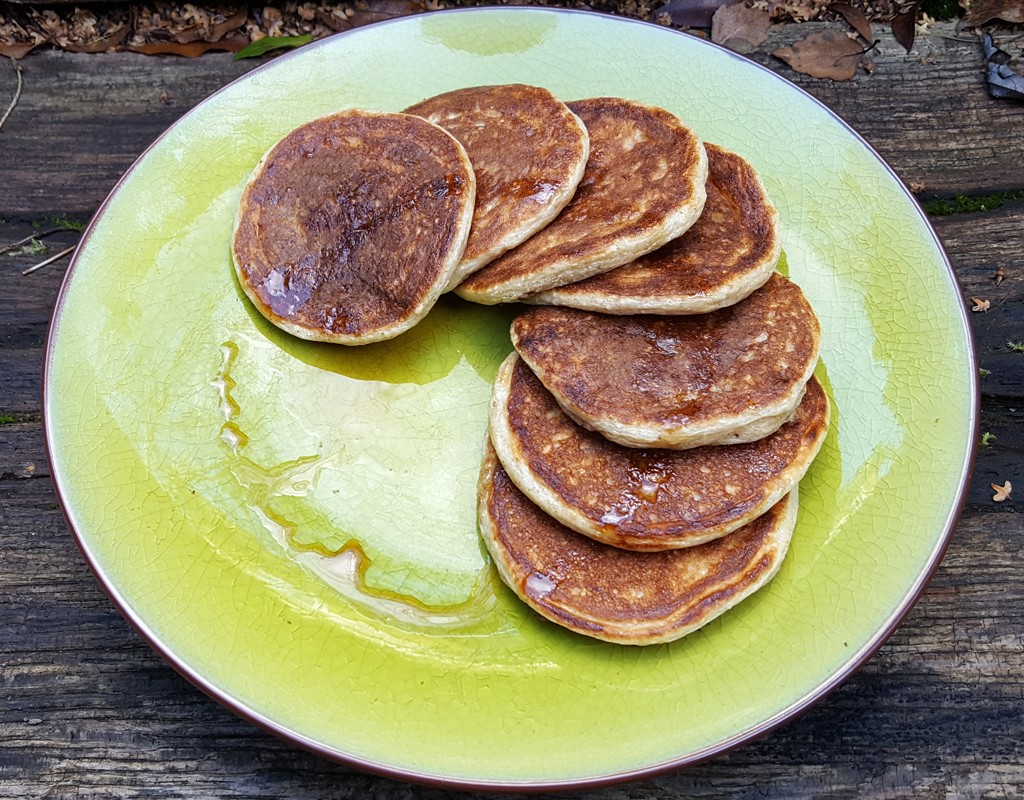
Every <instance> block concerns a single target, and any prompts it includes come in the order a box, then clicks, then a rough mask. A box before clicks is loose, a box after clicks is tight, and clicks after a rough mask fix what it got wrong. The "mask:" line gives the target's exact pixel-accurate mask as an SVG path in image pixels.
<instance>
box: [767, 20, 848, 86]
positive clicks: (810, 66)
mask: <svg viewBox="0 0 1024 800" xmlns="http://www.w3.org/2000/svg"><path fill="white" fill-rule="evenodd" d="M772 55H773V56H775V57H776V58H779V59H782V60H783V61H785V62H786V63H787V64H789V66H791V67H792V68H793V69H795V70H796V71H797V72H802V73H803V74H804V75H810V76H811V77H812V78H831V79H832V80H834V81H848V80H850V78H852V77H853V76H854V75H856V74H857V67H858V66H859V65H860V60H861V56H863V55H864V49H863V48H862V47H861V46H860V45H859V44H858V43H857V42H856V41H854V40H853V39H851V38H850V37H849V36H847V35H846V34H845V33H840V32H839V31H832V30H828V31H822V32H821V33H812V34H811V35H810V36H808V37H807V38H806V39H801V40H800V41H798V42H793V44H791V45H788V46H787V47H780V48H778V49H777V50H772Z"/></svg>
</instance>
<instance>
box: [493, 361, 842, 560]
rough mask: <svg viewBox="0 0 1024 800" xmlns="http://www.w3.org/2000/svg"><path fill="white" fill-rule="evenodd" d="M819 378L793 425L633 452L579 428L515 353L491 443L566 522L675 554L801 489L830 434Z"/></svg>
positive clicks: (536, 497)
mask: <svg viewBox="0 0 1024 800" xmlns="http://www.w3.org/2000/svg"><path fill="white" fill-rule="evenodd" d="M828 420H829V404H828V399H827V398H826V396H825V392H824V390H823V389H822V388H821V384H820V383H818V381H817V379H814V378H812V379H811V380H810V381H809V382H808V386H807V392H806V393H805V394H804V399H803V401H802V402H801V403H800V407H799V408H798V409H797V413H796V415H795V417H794V418H793V420H792V421H791V422H788V423H786V424H785V425H783V426H782V427H781V428H779V429H778V430H777V431H776V432H775V433H773V434H772V435H771V436H767V437H765V438H763V439H760V440H758V441H756V442H750V443H748V444H738V445H731V446H729V447H700V448H694V449H691V450H663V449H655V448H651V449H642V448H634V447H623V446H622V445H619V444H615V443H614V442H611V441H609V440H608V439H606V438H604V437H603V436H601V435H600V434H597V433H594V432H593V431H588V430H586V429H585V428H582V427H580V426H579V425H577V424H576V423H574V422H573V421H572V420H571V419H569V417H568V416H566V415H565V414H564V413H563V412H562V410H561V409H560V408H559V407H558V404H557V403H556V402H555V400H554V398H553V397H552V396H551V393H550V392H548V391H547V390H546V389H545V388H544V386H543V385H542V384H541V382H540V381H539V380H538V379H537V376H536V375H534V374H533V372H531V371H530V369H529V367H527V366H526V364H525V363H524V362H523V361H522V359H520V358H519V357H518V356H516V355H515V354H512V355H511V356H509V358H508V359H506V360H505V362H504V363H503V364H502V366H501V368H500V369H499V371H498V376H497V378H496V379H495V382H494V389H493V392H492V395H491V405H490V427H489V430H490V437H491V442H492V443H493V444H494V449H495V451H496V452H497V453H498V458H500V459H501V463H502V465H503V466H504V468H505V470H506V471H507V472H508V474H509V476H510V477H511V478H512V480H513V481H515V484H516V486H518V487H519V489H520V491H522V492H523V493H524V494H525V495H526V496H527V497H529V498H530V499H531V500H532V501H533V502H534V503H536V504H537V505H538V506H540V507H541V508H542V509H543V510H544V511H545V512H547V513H548V514H550V515H551V516H552V517H554V518H555V519H557V520H558V521H559V522H561V523H562V524H563V525H566V526H567V527H569V528H571V529H573V530H574V531H577V532H578V533H582V534H584V535H585V536H589V537H590V538H592V539H596V540H598V541H600V542H604V543H606V544H610V545H614V546H616V547H623V548H626V549H630V550H666V549H671V548H678V547H691V546H693V545H696V544H701V543H703V542H707V541H710V540H712V539H717V538H718V537H720V536H725V535H726V534H728V533H732V532H733V531H735V530H736V529H737V528H739V527H741V526H743V525H746V524H747V523H748V522H750V521H751V520H752V519H754V518H755V517H757V516H759V515H761V514H763V513H764V512H765V511H767V510H768V509H769V508H771V506H773V505H774V504H775V503H777V502H778V501H779V500H780V499H781V498H782V496H783V495H785V494H786V493H787V492H789V491H791V490H792V489H793V487H794V486H796V485H797V483H798V482H799V481H800V479H801V478H802V477H803V476H804V473H805V472H806V471H807V469H808V467H809V466H810V464H811V462H812V461H813V460H814V457H815V456H816V455H817V453H818V450H819V449H820V447H821V444H822V442H823V441H824V439H825V433H826V432H827V430H828Z"/></svg>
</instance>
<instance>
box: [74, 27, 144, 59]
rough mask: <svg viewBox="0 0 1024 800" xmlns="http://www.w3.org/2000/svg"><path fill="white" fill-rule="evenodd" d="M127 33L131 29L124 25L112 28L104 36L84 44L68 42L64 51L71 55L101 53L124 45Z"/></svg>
mask: <svg viewBox="0 0 1024 800" xmlns="http://www.w3.org/2000/svg"><path fill="white" fill-rule="evenodd" d="M129 33H131V27H130V26H129V25H128V24H127V23H126V24H124V25H119V26H118V27H116V28H113V29H112V30H110V31H108V32H107V34H106V35H104V36H101V37H99V38H97V39H91V40H89V41H84V42H68V43H67V44H65V45H64V49H65V50H68V51H70V52H72V53H103V52H106V51H107V50H112V49H113V48H115V47H117V46H119V45H122V44H124V42H125V40H126V39H127V38H128V34H129Z"/></svg>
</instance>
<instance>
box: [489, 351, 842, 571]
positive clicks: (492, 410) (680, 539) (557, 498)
mask: <svg viewBox="0 0 1024 800" xmlns="http://www.w3.org/2000/svg"><path fill="white" fill-rule="evenodd" d="M517 359H518V356H517V354H516V353H512V354H511V355H510V356H509V357H508V358H506V359H505V361H504V362H502V364H501V367H500V368H499V369H498V374H497V376H496V377H495V379H494V387H493V388H492V390H491V400H490V406H489V410H488V434H489V435H490V440H491V444H492V445H493V446H494V451H495V453H497V455H498V460H499V461H500V462H501V465H502V467H504V468H505V472H507V473H508V476H509V478H510V479H511V480H512V482H513V483H514V484H515V485H516V486H517V487H518V488H519V491H521V492H522V493H523V494H524V495H526V496H527V497H528V498H529V499H530V500H531V501H532V502H533V503H534V504H535V505H536V506H538V507H539V508H540V509H541V510H542V511H544V513H546V514H547V515H548V516H550V517H553V518H554V519H556V520H558V521H559V522H561V523H562V524H563V525H565V527H567V528H569V529H571V530H574V531H576V532H577V533H580V534H583V535H584V536H587V537H589V538H591V539H594V540H595V541H598V542H603V543H604V544H609V545H612V546H613V547H621V548H622V549H624V550H635V551H646V552H656V551H659V550H677V549H681V548H684V547H694V546H696V545H699V544H704V543H705V542H710V541H712V540H714V539H718V538H720V537H722V536H726V535H728V534H730V533H732V532H733V531H735V530H737V529H738V528H742V527H743V526H744V525H746V524H747V523H748V522H750V521H751V520H753V519H756V518H757V517H759V516H761V514H763V513H764V512H766V511H767V510H768V509H769V508H771V507H772V506H773V505H775V504H776V503H777V502H778V501H779V500H781V499H782V498H783V497H784V496H785V495H786V494H787V493H788V492H790V491H791V490H792V489H793V487H795V486H796V485H797V484H798V483H799V482H800V480H801V479H802V478H803V477H804V475H805V474H806V473H807V470H808V469H810V466H811V463H812V462H813V461H814V459H815V458H816V457H817V455H818V451H819V450H821V446H822V444H823V443H824V441H825V436H826V435H827V433H828V427H829V424H830V421H831V405H830V404H829V402H828V396H827V395H826V396H825V403H826V406H825V409H826V411H825V420H824V424H823V425H822V426H821V429H820V433H819V435H818V437H817V439H815V441H814V442H812V443H811V444H810V445H809V446H808V447H806V448H804V449H803V450H802V451H801V452H800V455H799V457H798V458H796V459H795V460H794V461H793V462H792V463H791V464H790V465H789V466H788V467H787V468H786V469H785V470H783V471H782V472H780V473H779V474H778V475H776V476H775V477H773V478H772V479H771V481H770V482H768V485H769V491H768V492H767V493H766V494H765V496H764V498H763V499H762V500H761V502H760V503H757V504H756V505H754V506H752V507H751V508H749V509H747V511H746V512H745V513H744V514H743V515H741V516H739V517H736V518H734V519H731V520H729V521H727V522H724V523H722V524H720V525H717V526H715V527H712V528H708V529H707V530H705V531H704V533H703V534H701V535H699V536H695V535H693V534H692V533H689V534H685V533H682V534H673V535H668V534H665V535H659V536H657V537H653V536H643V537H641V536H635V535H633V534H629V533H623V532H621V531H620V530H619V529H618V527H617V526H615V525H609V524H605V523H601V522H600V521H599V520H595V519H592V518H591V517H588V516H587V515H586V514H584V513H583V512H582V511H580V510H579V509H578V508H576V507H574V506H572V505H570V504H569V503H567V502H566V500H565V499H564V498H563V497H562V496H561V495H560V494H559V493H558V492H557V491H555V490H554V489H553V488H552V487H551V486H550V485H549V484H548V483H546V482H545V481H544V480H542V479H541V478H540V477H539V476H538V475H537V474H536V473H535V472H534V471H533V470H532V469H530V465H529V462H528V460H527V458H526V457H525V454H524V453H523V451H522V449H521V448H520V447H519V445H518V440H517V437H516V434H515V432H514V431H513V430H512V426H511V424H510V422H509V417H508V402H509V397H510V390H511V381H512V372H513V370H514V369H515V364H516V360H517ZM609 510H610V509H609Z"/></svg>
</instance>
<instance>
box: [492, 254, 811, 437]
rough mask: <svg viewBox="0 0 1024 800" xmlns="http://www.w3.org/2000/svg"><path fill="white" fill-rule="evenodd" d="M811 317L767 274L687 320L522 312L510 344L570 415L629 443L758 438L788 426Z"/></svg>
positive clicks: (782, 281) (802, 378)
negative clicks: (736, 296) (729, 300)
mask: <svg viewBox="0 0 1024 800" xmlns="http://www.w3.org/2000/svg"><path fill="white" fill-rule="evenodd" d="M820 342H821V330H820V327H819V325H818V320H817V318H816V317H815V315H814V311H813V310H812V309H811V306H810V304H809V303H808V302H807V300H806V298H805V297H804V295H803V292H801V291H800V288H799V287H798V286H797V285H796V284H795V283H793V282H792V281H789V280H787V279H786V278H784V277H782V276H781V275H779V274H778V273H775V274H773V275H772V277H771V278H770V279H769V281H768V282H767V283H766V284H765V285H764V286H763V287H761V288H760V289H758V290H757V291H756V292H754V293H753V294H751V295H750V296H749V297H747V298H746V299H745V300H742V301H740V302H739V303H737V304H736V305H732V306H729V307H728V308H722V309H719V310H718V311H713V312H711V313H710V314H699V315H695V316H680V317H666V316H653V315H644V316H611V315H607V314H599V313H596V312H593V311H581V310H578V309H572V308H562V307H556V306H552V307H537V308H531V309H529V310H527V311H525V312H523V313H522V314H520V315H519V316H518V317H516V319H515V320H514V321H513V323H512V343H513V344H514V345H515V347H516V349H517V350H518V351H519V354H520V355H521V356H522V357H523V359H524V360H525V361H526V362H527V363H528V364H529V365H530V367H531V368H532V369H533V370H534V372H536V373H537V375H538V376H539V377H540V379H541V381H543V383H544V385H545V386H546V387H547V388H548V389H549V390H550V391H551V393H552V394H553V395H554V396H555V398H556V399H557V400H558V402H559V404H560V405H561V406H562V408H563V409H565V411H566V413H567V414H569V415H570V416H571V417H572V418H573V419H575V420H576V421H577V422H579V423H580V424H581V425H583V426H585V427H587V428H590V429H592V430H596V431H600V432H601V433H602V434H604V435H605V436H607V437H608V438H609V439H612V440H613V441H616V442H619V443H621V444H625V445H628V446H631V447H673V448H687V447H698V446H703V445H708V444H736V443H742V442H746V441H753V440H755V439H760V438H761V437H763V436H767V435H768V434H770V433H771V432H772V431H774V430H775V429H777V428H778V427H779V425H781V424H783V423H784V422H785V421H786V420H787V419H789V418H790V417H791V416H792V414H793V411H794V409H795V408H796V407H797V405H798V403H799V402H800V398H801V396H802V395H803V387H804V384H805V383H806V382H807V379H808V378H809V377H810V376H811V373H812V372H813V371H814V366H815V364H816V363H817V360H818V349H819V345H820Z"/></svg>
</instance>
